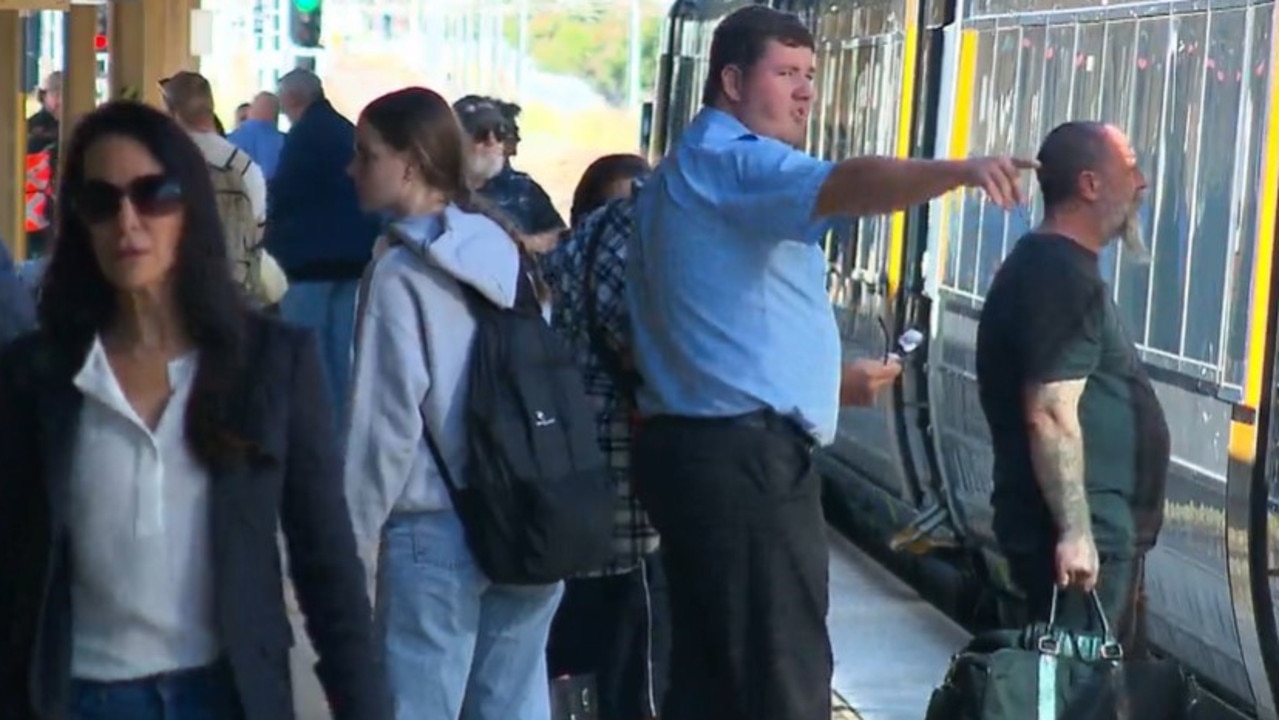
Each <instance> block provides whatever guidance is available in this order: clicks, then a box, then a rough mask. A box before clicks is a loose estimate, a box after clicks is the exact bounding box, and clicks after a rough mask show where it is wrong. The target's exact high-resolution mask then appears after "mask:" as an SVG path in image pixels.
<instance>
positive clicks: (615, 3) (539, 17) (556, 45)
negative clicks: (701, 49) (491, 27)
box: [504, 0, 666, 103]
mask: <svg viewBox="0 0 1279 720" xmlns="http://www.w3.org/2000/svg"><path fill="white" fill-rule="evenodd" d="M630 6H631V4H630V2H629V0H598V1H597V2H590V3H569V2H548V3H544V4H543V3H537V4H536V5H535V8H536V10H535V11H534V12H530V14H529V20H528V51H529V55H530V56H531V57H532V59H533V61H534V62H535V63H536V64H537V66H538V67H539V68H540V69H542V70H544V71H546V72H552V73H557V74H562V75H572V76H576V77H580V78H583V79H584V80H586V81H587V82H589V83H590V84H591V85H592V86H593V87H594V88H595V89H596V90H598V91H599V92H600V94H602V95H604V96H605V97H606V98H608V100H609V101H610V102H614V103H617V102H622V101H624V100H625V99H626V93H627V63H628V62H629V60H630V45H629V42H630V27H631V25H630ZM665 10H666V6H665V3H659V2H654V1H653V0H642V2H641V3H640V93H641V94H642V95H644V94H648V93H650V92H651V91H652V89H653V77H654V75H655V73H656V71H657V53H658V47H659V40H660V35H661V28H662V19H663V17H664V15H665ZM504 30H505V34H506V38H507V41H508V42H510V43H511V45H512V46H516V45H518V43H519V27H518V22H517V20H516V19H515V18H509V19H508V20H507V22H506V26H505V28H504Z"/></svg>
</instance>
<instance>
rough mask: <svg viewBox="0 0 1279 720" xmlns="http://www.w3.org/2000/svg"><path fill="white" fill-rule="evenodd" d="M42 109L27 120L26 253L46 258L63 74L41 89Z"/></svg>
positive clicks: (53, 74)
mask: <svg viewBox="0 0 1279 720" xmlns="http://www.w3.org/2000/svg"><path fill="white" fill-rule="evenodd" d="M39 98H40V109H39V110H38V111H36V113H35V114H34V115H32V116H31V117H29V118H27V182H26V187H25V190H24V198H23V204H24V206H25V208H26V220H25V222H26V231H27V250H28V251H29V252H30V253H31V255H33V256H38V255H41V254H43V252H44V249H45V248H46V246H47V245H48V244H49V240H50V239H51V237H52V235H53V226H52V222H53V212H52V211H53V197H54V190H55V188H56V187H57V183H56V180H55V179H54V176H53V175H54V170H56V169H57V167H58V131H59V129H60V128H61V124H62V123H61V117H62V73H61V72H56V71H55V72H51V73H49V76H48V77H47V78H45V80H44V87H42V88H40V92H39Z"/></svg>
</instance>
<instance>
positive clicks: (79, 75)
mask: <svg viewBox="0 0 1279 720" xmlns="http://www.w3.org/2000/svg"><path fill="white" fill-rule="evenodd" d="M62 21H63V35H62V37H63V44H62V53H63V54H62V124H61V125H60V135H61V137H60V138H59V140H61V142H62V143H63V145H64V146H65V144H66V142H67V139H68V138H69V137H70V135H71V131H72V130H74V129H75V125H76V123H77V122H79V121H80V118H82V117H84V116H85V115H88V114H89V113H91V112H93V108H94V106H96V105H97V95H98V88H97V74H98V73H97V70H98V58H97V54H96V52H95V51H94V49H93V36H94V35H97V33H98V7H97V6H96V5H72V6H71V9H70V10H69V11H67V12H65V13H63V14H62Z"/></svg>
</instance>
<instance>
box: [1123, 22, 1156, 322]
mask: <svg viewBox="0 0 1279 720" xmlns="http://www.w3.org/2000/svg"><path fill="white" fill-rule="evenodd" d="M1169 33H1170V30H1169V20H1168V18H1151V19H1147V20H1142V21H1141V22H1140V23H1139V24H1138V25H1137V29H1136V34H1137V42H1136V46H1135V48H1134V49H1135V52H1134V53H1133V54H1132V55H1131V56H1130V57H1129V58H1128V59H1127V63H1128V65H1129V67H1130V68H1131V75H1132V88H1131V94H1130V97H1131V102H1130V103H1129V108H1128V110H1127V112H1125V113H1124V115H1123V116H1118V115H1117V116H1116V117H1115V120H1116V121H1121V122H1120V127H1123V128H1125V129H1126V130H1127V131H1128V136H1129V139H1130V140H1131V142H1132V146H1133V150H1134V151H1136V153H1137V161H1138V162H1139V163H1140V164H1141V169H1142V171H1143V172H1144V173H1145V174H1146V176H1147V177H1154V176H1156V174H1157V170H1158V168H1157V163H1158V162H1159V145H1160V142H1161V140H1162V139H1163V138H1162V133H1161V123H1162V119H1163V109H1164V78H1165V75H1166V72H1165V71H1166V69H1167V60H1166V58H1167V56H1168V42H1169ZM1123 120H1126V122H1122V121H1123ZM1160 192H1161V188H1159V187H1157V186H1152V187H1148V188H1147V191H1146V198H1145V202H1144V203H1143V205H1142V207H1141V210H1140V212H1139V215H1138V217H1139V218H1140V220H1141V225H1142V229H1143V233H1142V234H1143V240H1144V241H1145V245H1146V247H1147V248H1149V247H1151V236H1152V233H1153V230H1154V229H1153V227H1152V224H1151V222H1150V219H1151V218H1152V217H1153V216H1154V208H1155V206H1156V205H1157V203H1158V198H1159V197H1160ZM1116 252H1117V253H1118V255H1119V270H1118V273H1117V277H1116V280H1115V288H1114V290H1115V301H1116V302H1117V303H1118V305H1119V311H1120V316H1121V317H1123V319H1124V323H1125V325H1126V326H1127V327H1128V328H1129V329H1130V331H1131V332H1132V333H1133V335H1134V336H1136V337H1138V338H1142V337H1144V336H1145V329H1146V316H1147V313H1148V311H1149V307H1150V305H1149V293H1150V265H1149V263H1148V262H1145V260H1147V259H1148V258H1134V257H1132V255H1131V254H1130V253H1128V252H1127V251H1125V250H1124V249H1123V248H1118V247H1117V248H1116Z"/></svg>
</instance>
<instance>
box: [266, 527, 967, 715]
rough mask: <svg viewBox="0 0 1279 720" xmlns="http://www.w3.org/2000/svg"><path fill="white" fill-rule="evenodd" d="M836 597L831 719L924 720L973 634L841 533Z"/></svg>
mask: <svg viewBox="0 0 1279 720" xmlns="http://www.w3.org/2000/svg"><path fill="white" fill-rule="evenodd" d="M830 593H831V612H830V619H829V621H828V624H829V626H830V633H831V643H832V646H833V647H834V651H835V677H834V682H833V685H834V687H833V688H832V691H831V695H832V706H833V709H834V712H833V713H832V715H831V718H832V720H919V719H920V718H922V717H923V716H924V710H925V709H926V708H927V705H928V697H929V694H930V693H931V691H932V688H933V687H934V686H936V685H937V684H938V683H939V682H940V681H941V679H942V676H943V675H944V674H945V671H946V666H947V664H948V663H949V661H950V656H951V654H952V653H954V651H955V650H957V649H958V648H959V647H960V646H962V645H963V644H964V643H965V642H967V640H968V634H967V633H966V632H965V631H964V630H963V629H962V628H960V627H959V626H958V625H956V624H955V623H954V622H952V621H951V620H950V619H949V618H947V617H946V616H945V615H943V614H942V613H941V612H940V611H938V610H937V609H935V608H933V607H932V606H931V605H928V604H927V603H926V602H924V601H923V600H922V599H921V598H920V597H919V596H918V595H917V594H916V593H915V592H914V591H913V590H911V589H910V588H909V587H908V586H907V585H906V584H905V583H903V582H902V581H901V580H899V579H897V578H896V577H895V576H893V575H892V574H891V573H889V572H888V571H887V570H884V569H883V568H881V567H879V566H878V565H876V564H875V563H874V561H873V560H871V559H870V558H868V557H867V556H866V555H865V554H864V553H862V552H861V551H860V550H858V549H857V548H855V547H853V546H852V545H851V544H850V543H848V542H847V541H846V540H844V539H843V538H842V537H839V536H838V535H836V534H835V533H834V532H832V533H831V579H830ZM286 596H287V598H288V602H289V614H290V620H291V621H292V623H293V635H294V637H295V638H296V644H295V646H294V648H293V652H292V655H291V663H292V666H293V688H294V696H295V704H296V707H297V718H296V720H330V718H331V716H330V714H329V710H328V706H327V704H326V702H325V700H324V693H323V691H322V690H321V689H320V684H319V681H318V680H316V677H315V672H314V666H315V662H316V655H315V651H314V650H313V649H312V648H311V643H310V642H309V641H308V639H307V637H306V631H305V630H304V629H303V626H302V617H301V614H300V613H299V611H298V609H297V603H296V601H295V599H294V597H293V593H292V587H291V586H289V587H288V588H286ZM512 720H516V719H514V718H513V719H512Z"/></svg>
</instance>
